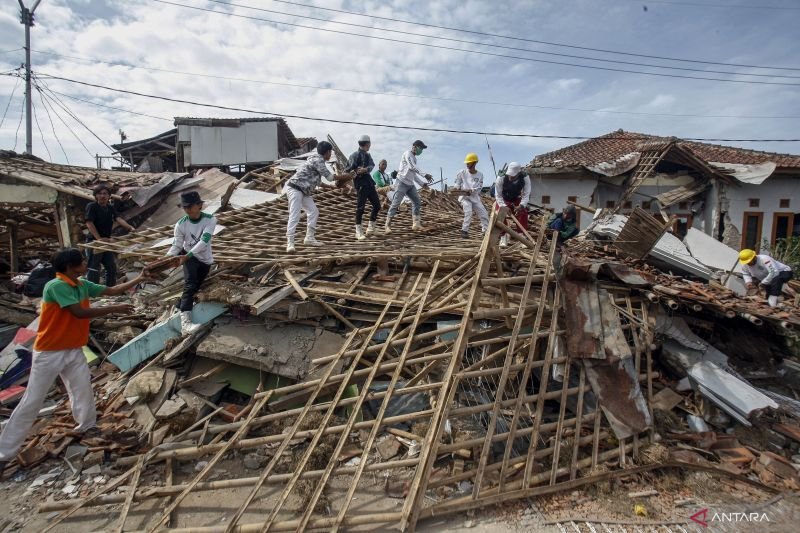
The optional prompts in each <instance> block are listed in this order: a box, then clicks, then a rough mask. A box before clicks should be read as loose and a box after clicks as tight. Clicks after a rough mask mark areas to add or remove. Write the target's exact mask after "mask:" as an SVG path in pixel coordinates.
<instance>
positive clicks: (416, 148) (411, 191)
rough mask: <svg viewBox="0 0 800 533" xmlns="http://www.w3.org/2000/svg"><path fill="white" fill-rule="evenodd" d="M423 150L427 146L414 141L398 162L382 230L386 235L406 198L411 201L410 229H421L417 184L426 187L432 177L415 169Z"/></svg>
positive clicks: (389, 231)
mask: <svg viewBox="0 0 800 533" xmlns="http://www.w3.org/2000/svg"><path fill="white" fill-rule="evenodd" d="M425 148H427V146H426V145H425V143H424V142H422V141H420V140H416V141H414V143H413V144H412V145H411V150H407V151H405V152H403V158H402V159H401V160H400V168H399V170H398V171H397V179H396V180H395V182H394V196H393V197H392V205H391V207H389V213H388V214H387V216H386V226H385V228H384V229H385V231H386V234H387V235H388V234H390V233H391V232H392V228H391V225H392V219H393V218H394V217H395V216H396V215H397V209H398V208H399V207H400V203H401V202H402V201H403V198H405V197H406V196H408V199H409V200H411V218H412V220H413V225H412V226H411V229H412V230H415V231H419V230H421V229H422V222H421V218H422V215H421V213H420V210H421V208H422V202H421V201H420V199H419V193H418V192H417V184H419V185H420V186H422V187H427V186H428V185H430V183H431V182H432V181H433V176H431V175H430V174H424V173H423V172H422V171H421V170H420V169H419V168H417V156H418V155H421V154H422V151H423V150H424V149H425Z"/></svg>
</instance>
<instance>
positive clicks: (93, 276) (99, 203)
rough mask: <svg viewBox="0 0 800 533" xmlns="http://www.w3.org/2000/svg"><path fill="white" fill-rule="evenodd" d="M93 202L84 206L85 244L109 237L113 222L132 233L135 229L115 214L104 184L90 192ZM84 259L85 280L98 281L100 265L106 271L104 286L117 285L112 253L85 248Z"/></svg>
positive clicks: (115, 263)
mask: <svg viewBox="0 0 800 533" xmlns="http://www.w3.org/2000/svg"><path fill="white" fill-rule="evenodd" d="M92 193H93V194H94V202H89V203H88V204H86V213H85V217H84V218H85V219H86V229H88V230H89V235H88V237H87V239H86V242H92V241H101V240H103V239H108V238H109V237H111V230H112V229H114V222H116V223H117V224H119V225H120V226H122V227H123V228H125V229H126V230H128V231H130V232H133V231H136V228H134V227H133V226H131V225H130V224H128V222H127V221H126V220H125V219H124V218H122V217H121V216H119V215H118V214H117V211H116V209H115V207H114V204H112V203H111V189H110V188H109V186H108V185H106V184H100V185H98V186H96V187H95V188H94V190H93V191H92ZM86 258H87V261H88V262H89V271H88V273H87V274H86V279H88V280H89V281H91V282H92V283H97V282H99V281H100V265H101V264H102V265H103V267H104V268H105V269H106V285H107V286H108V287H112V286H114V285H115V284H116V283H117V259H116V255H115V254H114V253H113V252H98V251H96V250H92V249H91V248H87V250H86Z"/></svg>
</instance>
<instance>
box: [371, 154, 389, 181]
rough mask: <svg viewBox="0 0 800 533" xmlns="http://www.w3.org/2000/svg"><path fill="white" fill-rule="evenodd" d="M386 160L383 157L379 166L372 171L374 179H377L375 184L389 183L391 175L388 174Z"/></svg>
mask: <svg viewBox="0 0 800 533" xmlns="http://www.w3.org/2000/svg"><path fill="white" fill-rule="evenodd" d="M386 165H387V163H386V160H385V159H381V162H380V163H378V168H377V169H376V170H373V171H372V179H373V180H375V186H377V187H386V186H387V185H389V176H388V175H387V174H386Z"/></svg>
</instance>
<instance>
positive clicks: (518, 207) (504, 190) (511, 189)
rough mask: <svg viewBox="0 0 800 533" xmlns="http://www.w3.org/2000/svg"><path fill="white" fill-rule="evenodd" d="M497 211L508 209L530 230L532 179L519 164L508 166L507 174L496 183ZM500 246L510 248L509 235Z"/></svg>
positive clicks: (521, 224) (502, 240)
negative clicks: (529, 211)
mask: <svg viewBox="0 0 800 533" xmlns="http://www.w3.org/2000/svg"><path fill="white" fill-rule="evenodd" d="M494 190H495V204H494V209H495V211H499V210H500V209H501V208H503V207H508V208H509V209H510V211H511V212H512V213H513V214H514V217H515V218H516V219H517V221H518V222H519V225H520V226H522V227H523V228H525V229H526V230H527V229H528V200H530V197H531V179H530V178H529V177H528V175H527V174H526V173H525V172H523V171H522V166H521V165H520V164H519V163H516V162H513V161H512V162H511V163H509V164H508V168H507V169H506V172H505V174H500V175H499V176H498V177H497V180H496V181H495V182H494ZM500 246H508V235H506V234H505V233H504V234H503V236H502V237H501V238H500Z"/></svg>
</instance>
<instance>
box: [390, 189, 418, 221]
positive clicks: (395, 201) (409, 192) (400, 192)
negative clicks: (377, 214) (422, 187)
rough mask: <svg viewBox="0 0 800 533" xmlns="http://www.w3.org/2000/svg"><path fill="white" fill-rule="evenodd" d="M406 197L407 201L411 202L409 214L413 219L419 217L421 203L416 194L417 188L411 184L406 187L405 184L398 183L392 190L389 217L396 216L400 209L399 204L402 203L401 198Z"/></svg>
mask: <svg viewBox="0 0 800 533" xmlns="http://www.w3.org/2000/svg"><path fill="white" fill-rule="evenodd" d="M406 196H408V199H409V200H411V214H412V215H414V216H415V217H417V216H419V212H420V209H421V208H422V202H421V201H420V199H419V193H418V192H417V186H416V185H414V184H413V183H412V184H411V185H406V184H405V183H398V184H397V187H396V188H395V190H394V197H393V198H392V205H391V207H389V216H390V217H394V216H396V215H397V209H398V208H399V207H400V202H402V201H403V198H405V197H406Z"/></svg>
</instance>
